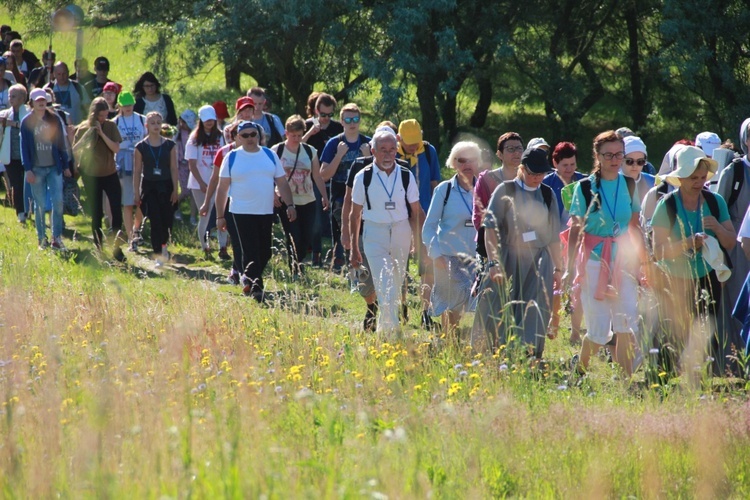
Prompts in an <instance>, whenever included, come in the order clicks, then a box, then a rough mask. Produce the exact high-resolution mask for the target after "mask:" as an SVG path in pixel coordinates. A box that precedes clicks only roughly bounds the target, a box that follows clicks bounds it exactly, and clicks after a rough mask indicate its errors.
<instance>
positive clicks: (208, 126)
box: [203, 120, 216, 133]
mask: <svg viewBox="0 0 750 500" xmlns="http://www.w3.org/2000/svg"><path fill="white" fill-rule="evenodd" d="M215 126H216V120H206V121H205V122H203V130H205V131H206V132H207V133H208V132H211V131H212V130H213V129H214V127H215Z"/></svg>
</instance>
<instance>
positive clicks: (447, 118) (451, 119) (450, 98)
mask: <svg viewBox="0 0 750 500" xmlns="http://www.w3.org/2000/svg"><path fill="white" fill-rule="evenodd" d="M441 114H442V115H443V128H444V132H445V135H444V137H445V138H446V139H447V140H448V142H450V143H452V142H453V139H454V138H455V137H456V134H457V133H458V120H457V117H456V94H452V95H446V96H445V98H444V99H443V106H442V113H441ZM435 147H437V146H435Z"/></svg>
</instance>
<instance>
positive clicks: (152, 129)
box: [127, 106, 162, 134]
mask: <svg viewBox="0 0 750 500" xmlns="http://www.w3.org/2000/svg"><path fill="white" fill-rule="evenodd" d="M127 107H128V108H130V110H131V111H132V110H133V106H127ZM161 124H162V119H161V115H152V116H149V117H148V119H147V120H146V128H147V129H148V133H149V134H160V133H161Z"/></svg>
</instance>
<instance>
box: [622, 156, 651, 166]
mask: <svg viewBox="0 0 750 500" xmlns="http://www.w3.org/2000/svg"><path fill="white" fill-rule="evenodd" d="M634 163H637V164H638V166H639V167H642V166H644V165H645V164H646V159H645V158H639V159H637V160H634V159H633V158H625V165H630V166H632V165H633V164H634Z"/></svg>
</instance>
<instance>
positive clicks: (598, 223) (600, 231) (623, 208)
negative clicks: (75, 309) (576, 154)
mask: <svg viewBox="0 0 750 500" xmlns="http://www.w3.org/2000/svg"><path fill="white" fill-rule="evenodd" d="M589 179H591V200H592V203H591V204H592V205H594V203H593V200H594V195H595V194H597V193H599V188H598V187H597V182H596V177H595V176H594V175H593V174H592V175H590V176H589ZM600 198H601V207H600V208H599V209H598V210H593V207H592V211H591V212H590V213H588V215H587V213H586V212H587V211H588V209H589V207H587V206H586V201H585V200H584V198H583V191H582V190H581V185H580V184H578V185H577V186H576V189H575V192H574V193H573V201H572V202H571V204H570V215H571V216H575V217H580V218H582V219H584V220H585V224H584V226H583V230H584V231H585V232H587V233H589V234H593V235H595V236H602V237H611V236H615V234H614V227H615V222H617V223H618V224H619V226H620V233H619V234H623V233H625V232H626V231H627V230H628V223H629V222H630V218H631V217H632V215H633V213H634V212H635V213H638V212H640V210H641V203H640V201H639V200H640V198H639V197H638V188H637V187H636V189H635V192H634V193H633V198H632V199H631V198H630V193H629V192H628V184H627V181H626V180H625V176H624V175H622V174H618V175H617V178H616V179H612V180H604V179H602V180H601V196H600ZM597 207H598V205H597ZM613 213H614V217H612V214H613ZM616 253H617V245H616V244H614V245H612V258H613V259H614V257H615V255H616ZM601 255H602V244H601V243H600V244H598V245H597V246H595V247H594V252H593V253H592V255H591V258H592V259H593V260H601Z"/></svg>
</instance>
